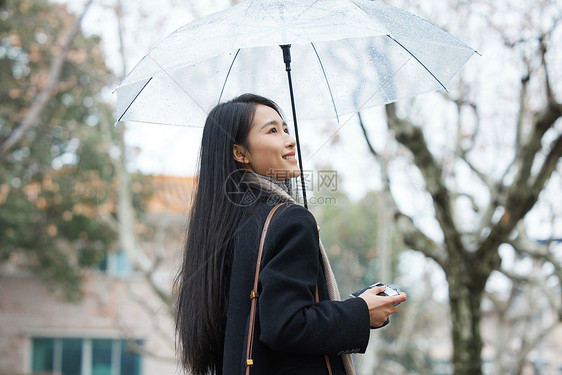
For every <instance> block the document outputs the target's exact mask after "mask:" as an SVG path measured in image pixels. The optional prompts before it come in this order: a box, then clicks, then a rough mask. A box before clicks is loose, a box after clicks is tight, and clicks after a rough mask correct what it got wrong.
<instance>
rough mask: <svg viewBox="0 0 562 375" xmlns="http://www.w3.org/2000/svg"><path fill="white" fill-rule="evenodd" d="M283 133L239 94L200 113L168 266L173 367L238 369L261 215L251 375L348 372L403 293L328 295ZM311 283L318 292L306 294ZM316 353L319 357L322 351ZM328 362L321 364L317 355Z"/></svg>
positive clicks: (268, 104)
mask: <svg viewBox="0 0 562 375" xmlns="http://www.w3.org/2000/svg"><path fill="white" fill-rule="evenodd" d="M294 148H295V141H294V139H293V138H292V137H291V136H290V135H289V134H288V131H287V126H286V124H285V122H284V121H283V119H282V116H281V112H280V110H279V108H278V107H277V105H276V104H275V103H273V102H272V101H270V100H268V99H266V98H263V97H260V96H257V95H252V94H245V95H242V96H240V97H238V98H235V99H233V100H231V101H230V102H226V103H222V104H219V105H217V106H216V107H215V108H214V109H213V110H212V111H211V113H209V116H208V118H207V121H206V123H205V128H204V130H203V139H202V144H201V151H200V169H199V180H198V186H197V191H196V196H195V201H194V205H193V209H192V213H191V216H190V222H189V226H188V233H187V240H186V244H185V251H184V257H183V261H182V266H181V269H180V272H179V274H178V278H177V282H178V287H179V288H178V298H177V305H176V306H177V307H176V308H177V316H176V329H177V337H178V345H179V349H180V353H181V360H182V364H183V366H184V368H185V369H186V370H187V371H190V372H191V373H193V374H208V373H216V374H242V373H244V371H245V366H246V365H245V355H246V342H247V341H246V340H247V339H248V337H247V336H248V321H249V316H250V291H251V290H252V288H253V278H254V272H255V267H256V261H257V252H258V247H259V240H260V236H261V231H262V228H263V225H264V222H265V218H266V216H267V215H268V213H269V212H270V210H271V208H272V207H273V206H274V205H275V204H277V203H279V202H284V203H286V204H284V205H283V206H282V207H281V208H280V209H279V210H277V212H276V213H275V216H274V218H273V220H272V222H271V225H270V227H269V231H268V233H267V237H266V242H265V246H264V250H263V256H262V266H261V272H260V276H259V288H258V291H259V298H258V302H257V314H256V323H255V331H254V343H253V353H252V358H253V360H254V364H253V366H252V367H251V371H250V373H251V374H281V373H282V374H307V375H310V374H327V373H328V370H327V367H328V366H330V367H331V370H332V373H333V374H348V375H349V374H352V373H353V369H352V363H351V358H350V356H349V354H348V353H352V352H364V351H365V348H366V347H367V343H368V340H369V329H370V327H380V326H382V325H383V324H384V322H385V321H386V320H387V318H388V316H389V315H390V314H393V313H395V312H397V311H398V310H397V308H396V306H395V304H398V303H400V302H402V301H405V300H406V296H405V294H403V293H402V294H401V295H399V296H394V297H383V296H377V293H380V292H381V291H383V290H384V289H382V288H373V289H370V290H368V291H366V292H364V293H363V294H361V295H360V296H359V297H360V298H354V299H348V300H346V301H334V300H331V299H334V298H337V297H338V295H337V287H336V286H335V281H334V280H333V275H332V274H331V269H330V267H329V263H328V261H327V258H326V256H325V253H324V251H323V249H321V245H320V242H319V238H318V227H317V224H316V221H315V220H314V217H313V216H312V214H311V213H310V212H309V211H308V210H306V209H305V208H303V207H302V206H300V205H298V204H295V202H294V200H293V199H292V197H291V196H290V189H289V184H288V181H289V180H290V179H292V178H294V177H297V176H299V174H300V171H299V168H298V166H297V162H296V160H295V150H294ZM316 293H318V298H319V302H316V301H315V295H316ZM326 355H327V356H326ZM328 362H329V364H328Z"/></svg>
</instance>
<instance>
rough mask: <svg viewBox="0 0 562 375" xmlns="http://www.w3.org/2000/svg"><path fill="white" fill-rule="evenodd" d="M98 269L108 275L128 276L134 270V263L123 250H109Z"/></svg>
mask: <svg viewBox="0 0 562 375" xmlns="http://www.w3.org/2000/svg"><path fill="white" fill-rule="evenodd" d="M98 269H99V270H100V271H103V272H105V273H106V274H108V275H111V276H117V277H128V276H131V274H133V272H134V269H133V265H132V264H131V262H130V261H129V258H128V257H127V254H125V252H124V251H122V250H120V251H117V252H108V253H107V254H106V255H105V257H104V258H103V260H102V261H101V263H100V265H99V266H98Z"/></svg>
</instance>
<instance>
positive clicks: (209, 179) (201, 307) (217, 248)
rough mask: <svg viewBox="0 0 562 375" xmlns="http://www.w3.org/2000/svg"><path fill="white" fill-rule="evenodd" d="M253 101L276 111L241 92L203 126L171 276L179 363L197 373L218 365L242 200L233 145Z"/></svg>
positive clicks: (246, 125)
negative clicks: (188, 208) (192, 189)
mask: <svg viewBox="0 0 562 375" xmlns="http://www.w3.org/2000/svg"><path fill="white" fill-rule="evenodd" d="M258 104H262V105H266V106H268V107H271V108H273V109H275V110H276V111H277V112H278V113H279V114H280V115H281V112H280V110H279V108H278V106H277V105H276V104H275V103H274V102H273V101H271V100H269V99H266V98H264V97H261V96H258V95H254V94H244V95H241V96H239V97H237V98H235V99H233V100H231V101H228V102H225V103H221V104H219V105H217V106H216V107H215V108H213V109H212V110H211V112H210V113H209V115H208V117H207V120H206V122H205V128H204V129H203V138H202V141H201V150H200V155H199V178H198V183H197V188H196V193H195V199H194V203H193V206H192V210H191V215H190V218H189V224H188V228H187V236H186V241H185V246H184V254H183V260H182V264H181V267H180V270H179V273H178V275H177V277H176V286H177V289H176V291H177V299H176V338H177V345H178V350H179V354H180V356H181V363H182V365H183V367H184V369H185V370H187V371H189V372H190V373H192V374H196V375H199V374H210V373H211V374H212V373H220V372H221V371H222V359H223V358H222V357H223V345H224V335H225V329H226V310H227V304H228V290H229V284H230V274H231V257H232V254H231V253H232V246H233V240H234V234H235V232H236V229H237V225H238V223H239V222H240V217H241V207H243V206H244V202H243V201H242V200H243V199H244V194H236V192H238V189H239V186H240V183H241V182H242V180H243V178H244V173H245V172H244V169H242V168H241V167H240V165H238V164H237V162H236V161H235V160H234V158H233V147H234V145H235V144H239V145H241V146H243V147H244V148H245V149H249V147H248V146H249V145H248V133H249V131H250V127H251V124H252V121H253V117H254V113H255V109H256V106H257V105H258Z"/></svg>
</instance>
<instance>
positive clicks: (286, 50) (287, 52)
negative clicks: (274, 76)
mask: <svg viewBox="0 0 562 375" xmlns="http://www.w3.org/2000/svg"><path fill="white" fill-rule="evenodd" d="M280 47H281V49H282V50H283V61H284V62H285V70H286V71H287V78H288V79H289V94H290V95H291V109H292V111H293V122H294V123H295V138H296V140H297V155H298V157H299V168H300V170H301V186H302V198H303V201H304V208H306V209H308V203H307V200H306V186H305V184H304V170H303V168H302V154H301V143H300V140H299V128H298V126H297V112H296V110H295V96H294V95H293V80H292V79H291V45H290V44H285V45H282V46H280Z"/></svg>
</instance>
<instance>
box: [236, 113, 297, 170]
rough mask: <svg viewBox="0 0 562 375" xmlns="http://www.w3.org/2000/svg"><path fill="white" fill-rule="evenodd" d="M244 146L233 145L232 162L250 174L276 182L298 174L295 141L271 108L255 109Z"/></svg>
mask: <svg viewBox="0 0 562 375" xmlns="http://www.w3.org/2000/svg"><path fill="white" fill-rule="evenodd" d="M248 144H249V149H245V148H244V147H242V146H240V145H234V159H235V160H236V161H237V162H239V163H241V164H243V165H245V166H246V167H247V168H248V169H250V170H251V171H254V172H256V173H258V174H261V175H264V176H270V177H273V178H275V179H277V180H280V181H282V180H284V179H286V178H292V177H297V176H299V175H300V169H299V167H298V164H297V159H296V157H295V139H294V138H293V137H291V136H290V135H289V133H288V129H287V125H286V124H285V122H284V121H283V119H282V118H281V116H279V114H278V113H277V111H276V110H274V109H273V108H271V107H268V106H265V105H262V104H258V105H257V106H256V110H255V113H254V120H253V122H252V125H251V128H250V132H249V133H248Z"/></svg>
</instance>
